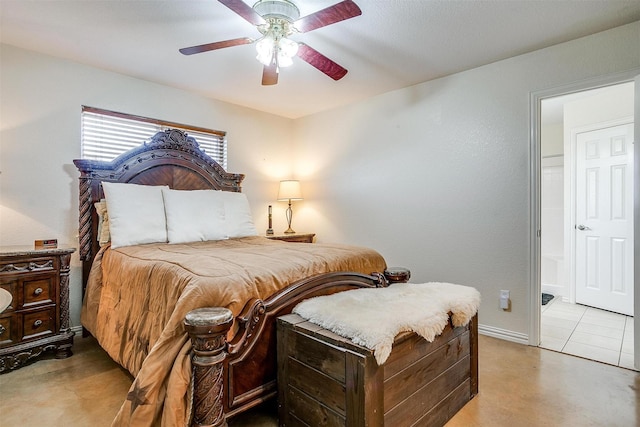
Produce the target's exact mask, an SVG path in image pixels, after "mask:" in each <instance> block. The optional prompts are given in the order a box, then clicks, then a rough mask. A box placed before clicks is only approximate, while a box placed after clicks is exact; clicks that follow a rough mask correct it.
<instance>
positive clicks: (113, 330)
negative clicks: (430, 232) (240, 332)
mask: <svg viewBox="0 0 640 427" xmlns="http://www.w3.org/2000/svg"><path fill="white" fill-rule="evenodd" d="M384 268H385V261H384V259H383V258H382V256H381V255H380V254H378V253H377V252H375V251H373V250H371V249H366V248H360V247H353V246H344V245H333V244H300V243H286V242H280V241H272V240H268V239H266V238H263V237H248V238H242V239H231V240H224V241H216V242H198V243H190V244H179V245H169V244H150V245H140V246H131V247H123V248H118V249H113V250H111V249H108V250H106V251H101V253H100V254H98V256H97V257H96V260H95V261H94V263H93V268H92V272H91V277H90V279H89V284H88V287H87V291H86V295H85V301H84V305H83V309H82V316H81V318H82V324H83V326H84V327H85V328H87V329H88V330H89V331H90V332H91V333H92V334H93V335H94V336H95V337H96V339H97V340H98V341H99V343H100V345H101V346H102V347H103V348H104V349H105V350H106V351H107V352H108V353H109V355H110V356H111V357H112V358H113V359H114V360H115V361H117V362H118V363H120V364H121V365H122V366H123V367H125V368H126V369H127V370H128V371H129V372H131V373H132V375H133V376H134V377H135V381H134V383H133V385H132V386H131V389H130V390H129V393H128V395H127V396H126V400H125V402H124V403H123V405H122V407H121V409H120V412H119V413H118V416H117V418H116V419H115V420H114V423H113V424H114V425H123V426H124V425H130V426H143V425H144V426H147V425H163V426H183V425H185V423H186V420H187V419H188V411H189V410H190V408H189V400H190V396H189V393H188V390H189V384H190V372H191V363H190V358H189V357H188V356H189V352H190V349H191V343H190V342H189V340H188V337H187V334H186V333H185V332H184V328H183V319H184V317H185V315H186V314H187V313H188V312H189V311H190V310H193V309H194V308H200V307H210V306H222V307H227V308H229V309H230V310H231V311H232V312H233V314H234V315H238V314H239V313H240V311H241V309H242V308H243V307H244V305H245V303H246V302H247V301H248V300H249V299H251V298H254V297H256V298H262V299H266V298H267V297H268V296H270V295H272V294H274V293H275V292H277V291H278V290H279V289H282V288H284V287H286V286H287V285H289V284H290V283H293V282H295V281H297V280H299V279H302V278H304V277H308V276H311V275H314V274H318V273H325V272H330V271H355V272H360V273H365V274H369V273H371V272H374V271H383V270H384ZM96 386H99V385H96Z"/></svg>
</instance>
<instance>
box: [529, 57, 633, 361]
mask: <svg viewBox="0 0 640 427" xmlns="http://www.w3.org/2000/svg"><path fill="white" fill-rule="evenodd" d="M627 82H635V108H634V110H635V111H634V120H635V139H636V140H637V139H638V135H640V133H639V132H638V129H639V128H640V87H639V86H640V68H634V69H632V70H628V71H624V72H621V73H615V74H610V75H605V76H599V77H595V78H592V79H588V80H583V81H579V82H574V83H570V84H567V85H562V86H556V87H553V88H549V89H544V90H540V91H535V92H530V93H529V118H530V122H529V200H530V203H529V206H530V212H529V224H530V230H529V236H530V237H529V241H530V249H529V265H530V268H529V276H530V277H529V282H530V283H529V290H530V292H529V334H528V335H529V340H528V341H529V345H532V346H536V347H537V346H539V345H540V320H541V307H542V302H541V298H540V295H541V293H542V283H541V277H540V276H541V270H540V267H541V232H540V231H541V217H542V214H541V206H542V203H541V197H540V196H541V188H542V185H541V176H542V157H541V121H542V119H541V116H542V108H541V107H542V100H544V99H548V98H555V97H558V96H563V95H569V94H571V93H576V92H583V91H586V90H591V89H598V88H602V87H606V86H611V85H615V84H619V83H627ZM634 175H635V176H634V181H635V182H639V179H638V177H639V176H640V149H635V150H634ZM638 187H640V186H637V187H636V188H634V220H635V221H634V229H635V230H634V233H635V235H638V230H639V229H640V188H638ZM634 302H635V304H634V314H636V313H638V315H635V316H634V332H635V336H634V358H635V366H636V368H640V239H634Z"/></svg>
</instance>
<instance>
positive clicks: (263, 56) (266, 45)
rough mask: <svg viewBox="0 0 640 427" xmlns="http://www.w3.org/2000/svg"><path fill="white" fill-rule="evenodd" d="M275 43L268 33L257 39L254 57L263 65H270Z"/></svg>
mask: <svg viewBox="0 0 640 427" xmlns="http://www.w3.org/2000/svg"><path fill="white" fill-rule="evenodd" d="M275 44H276V41H275V40H274V39H273V37H272V36H271V35H269V34H267V35H266V36H264V37H262V38H261V39H260V40H258V41H257V42H256V52H258V55H257V56H256V59H257V60H258V61H260V62H261V63H262V64H263V65H270V64H271V62H272V61H273V52H274V48H275Z"/></svg>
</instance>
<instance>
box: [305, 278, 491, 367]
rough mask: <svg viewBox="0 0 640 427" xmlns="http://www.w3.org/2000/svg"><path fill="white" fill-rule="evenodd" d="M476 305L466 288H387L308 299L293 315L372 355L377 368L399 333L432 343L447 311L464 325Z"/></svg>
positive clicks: (476, 297) (425, 285) (473, 294)
mask: <svg viewBox="0 0 640 427" xmlns="http://www.w3.org/2000/svg"><path fill="white" fill-rule="evenodd" d="M479 305H480V293H479V292H478V291H477V290H476V289H475V288H471V287H468V286H462V285H454V284H451V283H436V282H431V283H422V284H417V283H396V284H393V285H391V286H389V287H388V288H380V289H356V290H352V291H345V292H339V293H336V294H333V295H326V296H319V297H315V298H310V299H308V300H305V301H302V302H301V303H300V304H298V305H297V306H296V307H295V308H294V309H293V312H294V313H296V314H298V315H299V316H301V317H303V318H305V319H307V320H309V321H310V322H312V323H315V324H316V325H319V326H322V327H323V328H325V329H328V330H330V331H332V332H334V333H336V334H338V335H340V336H342V337H345V338H349V339H350V340H352V341H353V342H354V343H356V344H358V345H362V346H364V347H366V348H368V349H370V350H373V352H374V356H375V358H376V361H377V362H378V365H382V364H383V363H384V362H385V361H386V360H387V358H388V357H389V354H390V353H391V347H392V346H393V341H394V339H395V337H396V335H398V334H399V333H400V332H405V331H413V332H415V333H417V334H419V335H421V336H422V337H424V338H425V339H426V340H427V341H429V342H432V341H433V339H434V338H435V337H436V336H437V335H439V334H440V333H442V331H443V329H444V328H445V326H446V325H447V322H448V320H449V312H451V313H452V319H451V320H452V323H453V325H454V326H456V327H457V326H464V325H466V324H467V323H468V322H469V321H470V320H471V318H472V317H473V316H474V315H475V314H476V312H477V311H478V307H479Z"/></svg>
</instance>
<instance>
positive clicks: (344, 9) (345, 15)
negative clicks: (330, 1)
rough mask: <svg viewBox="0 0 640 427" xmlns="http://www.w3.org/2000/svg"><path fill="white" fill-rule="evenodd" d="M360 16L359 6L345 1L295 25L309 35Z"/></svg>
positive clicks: (305, 17) (350, 1) (348, 0)
mask: <svg viewBox="0 0 640 427" xmlns="http://www.w3.org/2000/svg"><path fill="white" fill-rule="evenodd" d="M359 15H362V11H361V10H360V8H359V7H358V5H357V4H355V3H354V2H353V1H352V0H344V1H341V2H340V3H336V4H334V5H333V6H329V7H327V8H326V9H322V10H320V11H318V12H316V13H312V14H311V15H307V16H303V17H302V18H300V19H298V20H297V21H295V22H294V23H293V25H294V27H296V29H297V30H298V31H299V32H301V33H307V32H309V31H312V30H315V29H318V28H321V27H326V26H327V25H331V24H335V23H336V22H340V21H344V20H345V19H349V18H355V17H356V16H359Z"/></svg>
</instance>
